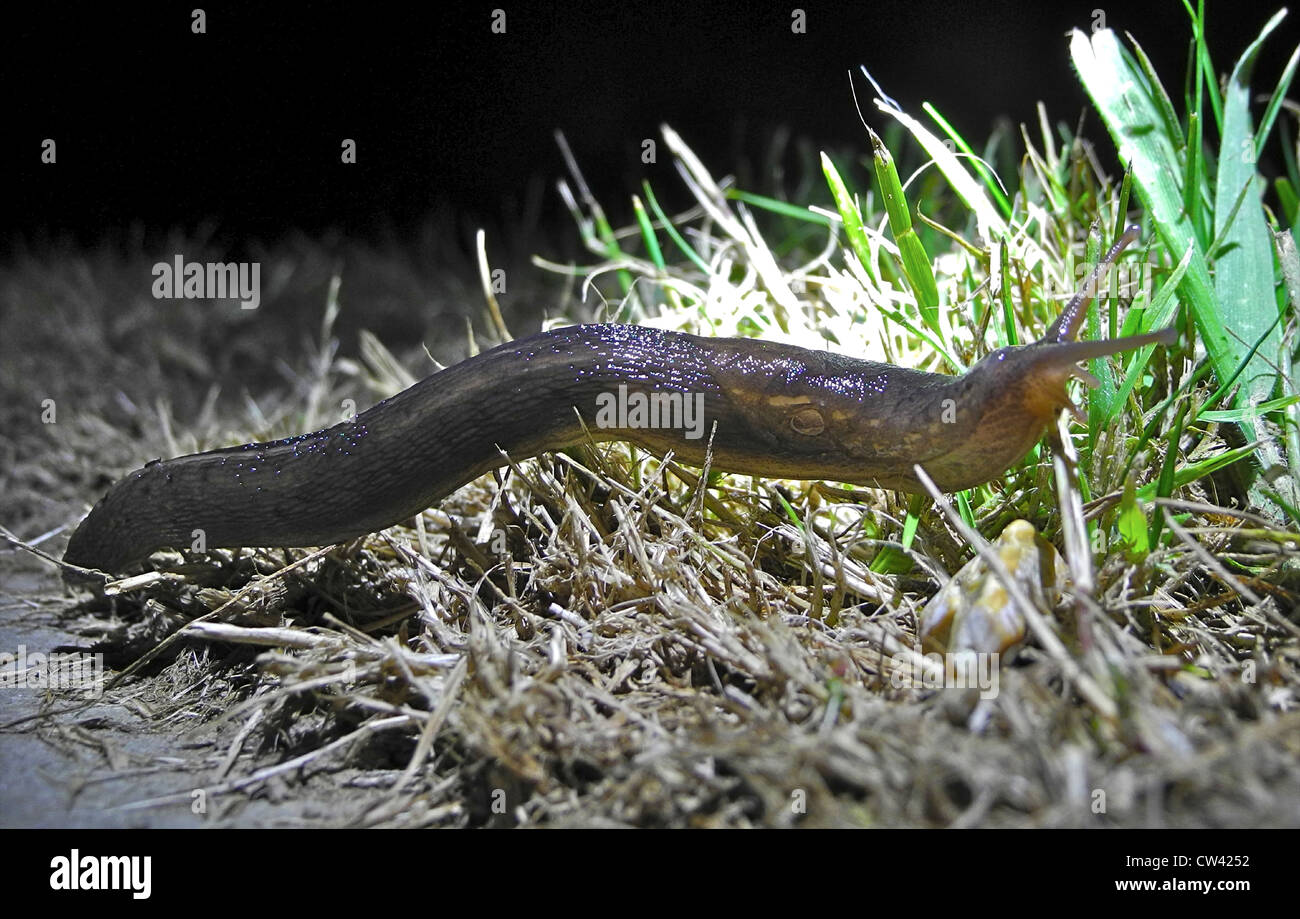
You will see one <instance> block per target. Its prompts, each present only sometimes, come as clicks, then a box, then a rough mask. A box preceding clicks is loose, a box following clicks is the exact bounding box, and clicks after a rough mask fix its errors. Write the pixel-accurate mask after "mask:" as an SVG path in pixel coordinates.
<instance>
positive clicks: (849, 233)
mask: <svg viewBox="0 0 1300 919" xmlns="http://www.w3.org/2000/svg"><path fill="white" fill-rule="evenodd" d="M822 174H823V175H825V176H826V187H827V188H829V189H830V192H831V198H832V199H833V200H834V201H835V209H836V210H837V211H839V214H840V223H841V224H842V225H843V227H844V235H845V236H846V237H847V238H848V241H849V248H850V249H852V250H853V254H854V255H856V256H857V257H858V263H859V264H860V265H862V270H863V271H865V272H866V274H867V277H869V278H870V279H871V281H872V283H873V284H879V283H880V280H879V278H877V276H876V271H875V267H874V266H873V265H872V262H873V261H874V260H873V259H872V257H871V242H870V240H869V239H867V232H866V229H865V228H864V227H863V225H862V214H861V212H860V211H859V210H858V204H857V202H856V201H855V200H854V199H853V195H852V194H851V193H850V192H849V189H848V186H847V185H845V184H844V180H843V179H842V178H840V172H839V170H838V169H836V168H835V164H834V163H833V162H831V158H830V157H829V156H827V155H826V154H825V153H822Z"/></svg>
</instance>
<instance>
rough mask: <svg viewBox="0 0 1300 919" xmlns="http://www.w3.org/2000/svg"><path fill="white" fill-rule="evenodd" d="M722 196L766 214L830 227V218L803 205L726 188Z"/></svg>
mask: <svg viewBox="0 0 1300 919" xmlns="http://www.w3.org/2000/svg"><path fill="white" fill-rule="evenodd" d="M724 194H726V196H727V200H728V201H741V202H743V203H745V204H749V205H752V206H754V207H757V208H759V209H760V210H764V211H767V212H768V213H771V214H776V215H778V216H780V217H789V218H790V219H792V220H798V221H799V222H800V223H816V224H820V225H821V226H824V227H828V226H830V225H831V218H829V217H827V216H826V215H825V214H819V213H817V212H816V211H814V210H812V209H811V208H809V207H807V206H806V205H803V204H791V203H790V202H789V201H782V200H781V199H779V198H770V197H768V196H767V195H759V194H755V193H754V192H752V191H744V190H743V189H739V188H728V189H727V190H726V191H725V192H724Z"/></svg>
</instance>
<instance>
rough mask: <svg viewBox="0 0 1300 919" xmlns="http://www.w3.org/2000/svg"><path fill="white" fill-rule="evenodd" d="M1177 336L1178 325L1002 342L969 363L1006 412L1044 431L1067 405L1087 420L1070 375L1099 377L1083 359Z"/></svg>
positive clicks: (1088, 380)
mask: <svg viewBox="0 0 1300 919" xmlns="http://www.w3.org/2000/svg"><path fill="white" fill-rule="evenodd" d="M1177 339H1178V330H1177V329H1176V328H1174V327H1173V326H1169V327H1168V328H1165V329H1161V330H1160V331H1158V332H1149V333H1147V334H1145V335H1132V336H1129V337H1127V338H1116V339H1111V340H1109V341H1062V342H1057V341H1051V340H1049V339H1047V338H1043V339H1040V340H1039V341H1036V342H1034V343H1033V344H1031V345H1024V346H1022V347H1017V348H999V349H998V350H997V351H994V352H993V353H991V354H989V355H988V356H987V357H985V358H984V359H983V360H982V361H980V362H979V363H978V364H976V365H975V366H974V367H973V368H971V371H970V377H971V380H972V382H974V383H976V385H977V386H978V388H979V390H980V391H981V392H985V393H989V394H993V399H994V401H996V402H1001V403H1003V408H1002V411H1003V412H1005V413H1007V414H1012V413H1019V414H1020V415H1021V416H1023V419H1024V422H1025V424H1026V425H1028V426H1031V427H1034V428H1036V429H1037V430H1038V431H1039V432H1041V431H1042V429H1043V428H1044V427H1046V426H1047V425H1049V424H1051V423H1052V421H1053V420H1054V419H1055V418H1056V416H1057V414H1058V413H1059V412H1060V411H1061V409H1063V408H1064V409H1069V410H1070V412H1071V413H1072V414H1073V415H1074V417H1076V418H1078V419H1079V420H1080V421H1083V420H1084V416H1083V412H1082V411H1080V409H1079V407H1078V406H1077V405H1075V404H1074V403H1073V402H1071V401H1070V396H1069V392H1068V389H1067V387H1068V385H1069V383H1070V381H1071V380H1082V381H1083V382H1084V383H1086V384H1087V385H1088V386H1090V387H1091V386H1096V385H1097V384H1098V380H1097V378H1096V377H1095V376H1093V375H1092V374H1091V373H1089V372H1088V371H1086V370H1084V369H1083V368H1082V367H1080V366H1079V364H1080V363H1082V362H1083V361H1088V360H1092V359H1094V358H1098V357H1107V356H1109V355H1111V354H1119V353H1122V352H1124V351H1133V350H1135V349H1137V348H1144V347H1146V346H1147V345H1153V344H1164V345H1172V344H1173V343H1174V342H1175V341H1176V340H1177ZM1035 439H1037V436H1036V435H1035Z"/></svg>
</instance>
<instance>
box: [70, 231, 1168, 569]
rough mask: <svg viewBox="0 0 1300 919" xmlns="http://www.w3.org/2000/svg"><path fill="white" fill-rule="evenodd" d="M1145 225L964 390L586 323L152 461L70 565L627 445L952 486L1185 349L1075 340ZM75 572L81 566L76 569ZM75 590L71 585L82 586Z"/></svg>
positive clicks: (304, 533) (249, 537)
mask: <svg viewBox="0 0 1300 919" xmlns="http://www.w3.org/2000/svg"><path fill="white" fill-rule="evenodd" d="M1136 238H1137V228H1136V227H1130V228H1129V229H1128V230H1127V231H1126V232H1125V234H1124V236H1123V237H1122V238H1121V239H1120V241H1119V242H1118V243H1117V244H1116V245H1115V246H1114V248H1112V249H1111V250H1110V252H1109V253H1107V255H1106V257H1105V259H1104V260H1103V261H1101V262H1100V263H1099V264H1098V265H1097V267H1096V268H1095V269H1094V270H1093V273H1092V275H1091V276H1090V277H1089V279H1088V281H1087V282H1086V284H1085V286H1084V288H1083V289H1082V290H1081V291H1080V292H1079V293H1078V294H1076V295H1075V297H1074V298H1073V299H1072V300H1071V301H1070V303H1069V304H1068V305H1067V306H1066V308H1065V310H1064V311H1063V312H1062V314H1061V316H1060V318H1058V319H1057V320H1056V321H1055V322H1054V323H1053V324H1052V326H1051V327H1050V328H1049V329H1048V331H1047V334H1046V335H1044V336H1043V338H1042V339H1040V340H1039V341H1037V342H1034V343H1032V344H1029V345H1025V346H1020V347H1010V348H1002V349H999V350H997V351H994V352H993V353H991V354H989V355H988V356H987V357H985V358H984V359H983V360H981V361H980V362H979V363H978V364H976V365H975V366H974V367H972V368H971V369H970V370H969V371H968V372H967V373H966V374H964V375H963V376H947V375H943V374H935V373H925V372H921V371H917V370H909V369H907V368H903V367H895V366H893V365H891V364H881V363H875V362H872V361H864V360H857V359H854V358H849V357H843V356H840V355H837V354H830V353H826V352H821V351H810V350H806V349H803V348H798V347H794V346H791V345H786V344H778V343H775V342H767V341H761V340H755V339H739V338H701V337H698V336H695V335H687V334H684V333H678V332H669V331H662V330H658V329H652V328H645V327H641V326H632V325H614V324H600V325H578V326H571V327H568V328H560V329H554V330H552V331H548V332H542V333H541V334H538V335H533V336H531V337H529V338H524V339H521V340H518V341H513V342H509V343H507V344H504V345H501V346H500V347H497V348H494V349H492V350H491V351H486V352H484V353H482V354H479V355H477V356H475V357H472V358H470V359H468V360H465V361H463V362H461V363H459V364H456V365H454V366H452V367H448V368H447V369H445V370H442V371H440V372H438V373H435V374H433V375H432V376H429V377H427V378H425V379H424V380H421V381H420V382H418V383H416V384H415V385H414V386H412V387H410V388H409V389H407V390H405V391H403V392H401V393H399V394H397V395H396V396H394V397H392V398H391V399H387V400H385V401H383V402H380V403H379V404H377V405H375V406H374V407H373V408H371V409H369V410H367V411H365V412H362V413H361V414H359V415H356V416H355V417H354V418H352V419H350V420H348V421H345V422H343V423H341V424H337V425H335V426H333V427H331V428H327V429H325V430H322V431H315V432H313V433H310V434H302V435H299V436H297V437H289V438H285V439H283V440H275V441H270V442H267V443H251V444H244V445H243V446H238V447H229V448H226V449H220V450H209V451H207V452H204V453H195V454H191V455H188V456H180V457H176V458H175V459H169V460H154V461H153V462H150V463H148V464H147V465H145V466H144V467H143V468H141V469H138V470H136V471H135V472H132V473H130V474H129V475H127V476H126V477H125V478H123V479H122V480H120V481H119V482H117V483H116V484H115V485H113V487H112V488H110V489H109V491H108V492H107V493H106V494H105V495H104V497H103V498H101V499H100V501H99V502H98V503H97V504H96V505H95V506H94V507H93V508H92V509H91V511H90V513H89V514H88V515H87V516H86V518H85V519H84V520H83V521H82V522H81V524H80V526H78V527H77V529H76V531H75V532H74V533H73V534H72V538H71V539H70V541H69V542H68V547H67V551H66V552H65V554H64V560H65V561H66V562H67V563H69V564H71V565H76V566H80V567H82V568H98V569H101V570H102V571H105V572H110V573H120V572H121V571H123V570H124V569H126V568H127V567H129V566H131V565H132V564H134V563H136V562H139V561H141V560H143V559H144V558H146V557H147V556H148V555H149V554H150V553H152V552H154V551H155V550H157V549H161V548H165V547H178V546H189V545H191V543H193V542H194V541H195V540H196V539H198V538H200V537H201V539H202V542H201V543H200V544H201V545H205V546H206V547H208V548H234V547H284V546H323V545H330V544H333V543H339V542H344V541H347V540H350V539H353V538H355V537H358V536H362V535H365V534H366V533H371V532H374V531H376V530H381V529H384V528H385V527H389V526H392V525H393V524H395V523H398V522H400V521H402V520H405V519H407V518H410V517H412V516H414V515H415V514H418V513H419V512H421V511H423V510H424V509H425V508H427V507H429V506H430V505H431V504H433V503H434V502H436V501H438V500H439V499H440V498H442V497H444V496H445V495H447V494H449V493H450V492H452V491H454V490H455V489H457V488H459V487H460V486H461V485H464V484H465V483H466V482H469V481H471V480H472V479H475V478H477V477H478V476H480V475H482V474H483V473H485V472H487V471H489V470H491V469H494V468H497V467H499V466H501V465H504V463H505V458H504V456H503V452H504V454H508V455H509V456H510V457H511V458H512V459H516V460H519V459H524V458H526V457H530V456H534V455H536V454H538V453H542V452H545V451H551V450H557V449H560V448H563V447H567V446H571V445H575V444H579V443H582V442H585V441H587V440H588V439H589V438H590V439H594V440H596V441H608V440H623V441H630V442H632V443H634V444H637V445H638V446H641V447H643V448H645V449H646V450H649V451H651V452H653V453H656V454H658V455H663V454H665V453H667V452H668V451H670V450H671V451H672V452H673V454H674V455H675V456H676V457H677V458H678V459H680V460H682V461H684V462H686V463H689V464H692V465H697V466H698V465H703V463H704V458H705V453H706V450H708V449H710V448H711V449H712V455H713V467H714V468H716V469H719V470H723V471H729V472H738V473H746V474H750V475H759V476H772V477H779V478H789V479H829V480H833V481H839V482H851V483H856V484H860V485H876V486H880V487H883V488H894V489H900V490H903V491H920V490H921V486H920V483H919V482H918V481H917V479H916V477H915V475H914V474H913V471H912V467H913V465H914V464H920V465H921V466H922V467H923V468H924V469H925V470H926V471H927V472H928V473H929V475H930V476H931V477H932V478H933V479H934V481H935V482H936V483H937V484H938V486H939V487H940V488H941V489H943V490H945V491H956V490H959V489H963V488H969V487H971V486H974V485H978V484H981V483H983V482H986V481H988V480H990V479H992V478H995V477H996V476H998V475H1001V474H1002V473H1003V472H1004V471H1005V470H1006V469H1008V468H1009V467H1010V466H1012V465H1014V464H1015V463H1016V462H1018V461H1019V460H1020V459H1021V458H1022V457H1023V456H1024V455H1025V454H1026V453H1027V452H1028V451H1029V450H1030V448H1032V447H1033V445H1034V444H1035V443H1036V442H1037V441H1038V439H1039V438H1040V437H1041V436H1042V434H1043V431H1044V430H1045V428H1046V427H1047V426H1048V425H1049V424H1050V423H1052V422H1053V421H1054V419H1055V417H1056V415H1057V413H1058V412H1059V411H1060V410H1061V409H1062V408H1070V409H1073V410H1075V411H1076V412H1077V409H1074V406H1073V405H1072V404H1071V403H1070V401H1069V398H1068V396H1067V395H1066V383H1067V382H1068V381H1069V380H1070V378H1071V377H1079V378H1082V379H1085V380H1086V381H1088V382H1089V383H1090V384H1091V385H1095V383H1096V381H1095V379H1093V378H1092V377H1091V376H1090V375H1089V374H1087V373H1086V372H1084V371H1082V370H1081V369H1079V368H1078V367H1077V366H1076V364H1077V363H1078V362H1079V361H1083V360H1087V359H1090V358H1095V357H1100V356H1104V355H1109V354H1115V353H1118V352H1121V351H1128V350H1130V349H1134V348H1139V347H1142V346H1144V345H1148V344H1152V343H1155V342H1163V343H1166V344H1169V343H1172V342H1173V341H1174V338H1175V334H1174V329H1173V328H1168V329H1165V330H1163V331H1159V332H1154V333H1150V334H1146V335H1137V336H1133V337H1130V338H1123V339H1118V340H1115V341H1099V342H1075V341H1072V339H1073V338H1074V336H1075V334H1076V332H1077V330H1078V327H1079V325H1080V324H1081V322H1082V319H1083V315H1084V312H1085V310H1086V307H1087V304H1088V302H1089V301H1090V300H1091V298H1092V292H1093V291H1095V290H1096V289H1097V286H1098V284H1099V282H1100V281H1101V279H1102V278H1104V277H1105V273H1106V271H1107V269H1108V267H1109V265H1110V264H1111V263H1112V262H1113V261H1114V259H1115V257H1116V256H1117V255H1118V254H1119V252H1120V251H1121V250H1122V249H1123V248H1124V247H1125V246H1127V245H1128V244H1129V243H1131V242H1132V241H1133V240H1134V239H1136ZM68 571H69V569H65V572H68ZM69 576H71V577H73V578H74V579H75V577H76V575H75V572H71V573H70V575H69Z"/></svg>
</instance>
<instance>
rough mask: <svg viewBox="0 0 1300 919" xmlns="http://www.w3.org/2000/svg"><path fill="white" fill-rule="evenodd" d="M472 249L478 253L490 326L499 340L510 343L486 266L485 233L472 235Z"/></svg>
mask: <svg viewBox="0 0 1300 919" xmlns="http://www.w3.org/2000/svg"><path fill="white" fill-rule="evenodd" d="M474 248H475V249H476V250H477V252H478V275H479V281H480V282H481V283H482V284H483V297H484V298H485V299H486V300H487V308H488V315H489V316H491V317H492V325H493V326H495V327H496V330H497V334H498V335H500V336H501V340H502V341H510V340H511V339H512V338H514V336H513V335H511V334H510V330H509V329H507V328H506V320H505V317H504V316H502V315H501V304H499V303H497V295H496V291H495V285H494V283H493V281H492V269H491V268H490V267H489V266H488V257H487V233H485V232H484V231H483V230H479V231H478V232H477V233H476V234H474Z"/></svg>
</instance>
